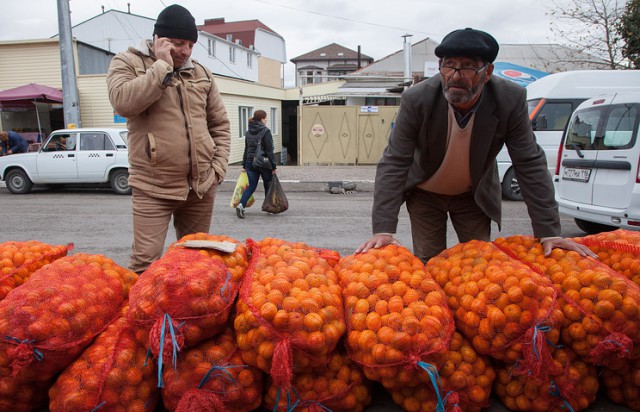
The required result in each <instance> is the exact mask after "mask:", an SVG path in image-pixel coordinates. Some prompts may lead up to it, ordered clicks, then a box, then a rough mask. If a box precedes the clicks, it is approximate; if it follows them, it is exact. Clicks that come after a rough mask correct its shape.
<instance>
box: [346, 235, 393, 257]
mask: <svg viewBox="0 0 640 412" xmlns="http://www.w3.org/2000/svg"><path fill="white" fill-rule="evenodd" d="M399 244H400V242H399V241H398V239H396V238H394V237H393V236H392V235H388V234H380V233H379V234H376V235H373V237H371V239H369V240H367V241H366V242H364V243H363V244H362V245H360V247H359V248H358V249H356V251H355V252H354V253H364V252H366V251H367V250H369V249H375V248H379V247H383V246H387V245H399Z"/></svg>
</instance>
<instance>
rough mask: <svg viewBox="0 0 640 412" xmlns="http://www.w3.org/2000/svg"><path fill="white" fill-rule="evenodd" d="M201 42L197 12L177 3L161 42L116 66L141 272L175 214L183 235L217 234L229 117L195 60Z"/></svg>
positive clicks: (136, 267)
mask: <svg viewBox="0 0 640 412" xmlns="http://www.w3.org/2000/svg"><path fill="white" fill-rule="evenodd" d="M197 39H198V30H197V28H196V24H195V19H194V18H193V16H192V15H191V13H189V11H188V10H187V9H185V8H184V7H182V6H179V5H172V6H169V7H167V8H165V9H164V10H163V11H162V12H161V13H160V15H159V16H158V20H157V22H156V24H155V26H154V32H153V40H150V41H149V40H147V41H144V42H143V43H142V44H141V45H140V46H139V47H137V48H134V47H130V48H129V50H127V51H125V52H123V53H119V54H118V55H116V56H115V57H114V58H113V60H112V62H111V65H110V67H109V73H108V75H107V85H108V90H109V99H110V101H111V104H112V106H113V108H114V109H115V111H116V112H117V113H118V114H120V115H122V116H124V117H126V118H127V128H128V129H129V137H128V143H129V185H130V186H131V187H132V188H133V195H132V203H133V236H134V239H133V246H132V252H131V260H130V263H129V269H131V270H132V271H134V272H136V273H142V272H143V271H144V270H145V269H147V267H148V266H149V265H150V264H151V263H152V262H154V261H155V260H157V259H158V258H159V257H160V256H161V255H162V252H163V248H164V243H165V239H166V235H167V230H168V228H169V222H170V220H171V218H172V217H173V224H174V227H175V230H176V235H177V237H178V238H181V237H182V236H184V235H187V234H190V233H196V232H206V233H208V232H209V228H210V225H211V220H212V215H213V204H214V199H215V195H216V190H217V188H218V185H219V184H220V183H221V182H222V180H223V179H224V177H225V174H226V172H227V164H228V159H229V151H230V146H231V141H230V127H229V119H228V118H227V112H226V109H225V107H224V104H223V102H222V98H221V96H220V93H219V91H218V88H217V86H216V84H215V82H214V79H213V75H212V74H211V72H210V71H209V70H208V69H206V68H205V67H204V66H202V65H201V64H199V63H198V62H196V61H195V60H192V59H191V52H192V49H193V47H194V44H195V43H196V41H197Z"/></svg>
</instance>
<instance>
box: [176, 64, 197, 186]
mask: <svg viewBox="0 0 640 412" xmlns="http://www.w3.org/2000/svg"><path fill="white" fill-rule="evenodd" d="M176 76H177V77H178V78H179V80H180V83H178V87H177V89H178V98H179V99H180V109H181V110H182V117H183V118H184V128H185V130H186V132H187V149H188V153H189V174H188V176H187V178H188V179H189V181H188V182H187V183H188V185H189V189H192V187H191V182H193V166H192V159H191V129H190V128H189V121H188V117H187V114H186V112H185V108H184V96H183V95H182V87H183V86H184V84H183V83H182V76H180V73H178V72H176Z"/></svg>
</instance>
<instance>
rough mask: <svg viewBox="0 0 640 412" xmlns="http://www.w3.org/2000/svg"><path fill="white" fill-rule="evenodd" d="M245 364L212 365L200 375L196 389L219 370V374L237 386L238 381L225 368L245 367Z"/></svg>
mask: <svg viewBox="0 0 640 412" xmlns="http://www.w3.org/2000/svg"><path fill="white" fill-rule="evenodd" d="M246 367H247V365H227V366H212V367H211V369H209V370H208V371H207V373H206V374H205V375H204V376H203V377H202V379H201V380H200V383H199V384H198V389H201V388H202V387H203V386H204V385H205V384H206V383H207V382H209V381H210V380H211V379H213V374H214V372H220V374H221V375H222V376H223V377H224V378H225V379H226V380H227V381H228V382H231V383H233V385H234V386H236V387H237V386H238V382H236V380H235V379H233V376H231V374H230V373H229V372H228V371H227V369H231V368H246ZM225 375H226V376H225Z"/></svg>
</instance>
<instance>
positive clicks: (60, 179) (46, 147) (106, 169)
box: [0, 128, 131, 195]
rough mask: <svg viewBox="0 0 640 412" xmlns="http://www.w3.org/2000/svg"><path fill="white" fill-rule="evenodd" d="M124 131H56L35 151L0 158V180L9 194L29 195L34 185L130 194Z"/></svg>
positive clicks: (85, 129) (97, 129)
mask: <svg viewBox="0 0 640 412" xmlns="http://www.w3.org/2000/svg"><path fill="white" fill-rule="evenodd" d="M127 156H128V151H127V129H117V128H77V129H61V130H56V131H54V132H53V133H51V135H49V137H48V138H47V140H46V141H45V142H44V144H42V146H40V148H39V149H38V150H37V151H35V152H28V153H18V154H12V155H8V156H2V157H0V181H4V182H5V183H6V186H7V189H9V191H10V192H11V193H16V194H22V193H29V192H30V191H31V188H32V187H33V185H34V184H46V185H63V184H69V185H90V186H103V185H104V186H110V187H111V188H112V189H113V191H114V192H115V193H117V194H122V195H128V194H131V187H129V181H128V180H129V160H128V158H127Z"/></svg>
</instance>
